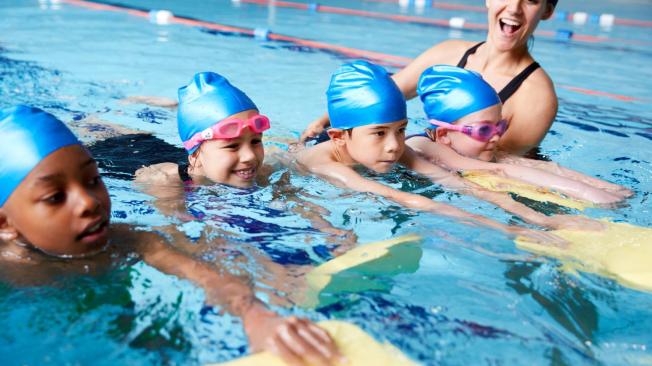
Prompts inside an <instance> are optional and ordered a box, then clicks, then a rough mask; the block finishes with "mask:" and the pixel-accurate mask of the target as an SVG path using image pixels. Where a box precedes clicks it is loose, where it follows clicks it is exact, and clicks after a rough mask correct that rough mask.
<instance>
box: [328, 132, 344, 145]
mask: <svg viewBox="0 0 652 366" xmlns="http://www.w3.org/2000/svg"><path fill="white" fill-rule="evenodd" d="M326 133H328V137H329V138H330V139H331V140H332V141H333V143H334V144H335V145H340V146H341V145H344V135H345V134H346V133H347V132H346V130H342V129H339V128H330V129H328V131H327V132H326Z"/></svg>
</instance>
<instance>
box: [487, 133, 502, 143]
mask: <svg viewBox="0 0 652 366" xmlns="http://www.w3.org/2000/svg"><path fill="white" fill-rule="evenodd" d="M498 140H500V135H499V134H497V133H494V135H493V136H491V138H490V139H489V142H498Z"/></svg>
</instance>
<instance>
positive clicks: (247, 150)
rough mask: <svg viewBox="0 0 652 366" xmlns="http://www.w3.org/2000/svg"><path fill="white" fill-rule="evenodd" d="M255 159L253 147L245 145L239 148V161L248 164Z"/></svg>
mask: <svg viewBox="0 0 652 366" xmlns="http://www.w3.org/2000/svg"><path fill="white" fill-rule="evenodd" d="M255 159H256V153H255V152H254V148H253V146H251V145H249V144H245V145H243V146H242V147H241V148H240V161H241V162H250V161H253V160H255Z"/></svg>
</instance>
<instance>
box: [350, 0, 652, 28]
mask: <svg viewBox="0 0 652 366" xmlns="http://www.w3.org/2000/svg"><path fill="white" fill-rule="evenodd" d="M361 1H362V2H371V3H385V4H398V5H399V6H401V7H406V6H410V5H414V7H415V8H424V7H431V8H435V9H442V10H458V11H468V12H475V13H486V12H487V8H486V7H484V6H475V5H463V4H452V3H444V2H441V1H433V0H361ZM553 19H556V20H562V21H568V22H572V23H574V24H576V25H584V24H587V23H596V24H600V25H601V26H604V27H610V26H612V25H624V26H630V27H643V28H652V21H649V20H640V19H627V18H621V17H617V16H615V15H613V14H609V13H603V14H591V13H588V12H583V11H576V12H569V11H565V10H560V9H555V14H554V16H553Z"/></svg>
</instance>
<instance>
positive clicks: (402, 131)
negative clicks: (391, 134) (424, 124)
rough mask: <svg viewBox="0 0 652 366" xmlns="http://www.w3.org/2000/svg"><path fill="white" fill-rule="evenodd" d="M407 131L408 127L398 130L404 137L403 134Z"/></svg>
mask: <svg viewBox="0 0 652 366" xmlns="http://www.w3.org/2000/svg"><path fill="white" fill-rule="evenodd" d="M405 130H406V127H401V128H399V129H398V133H400V134H401V135H403V134H405Z"/></svg>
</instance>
